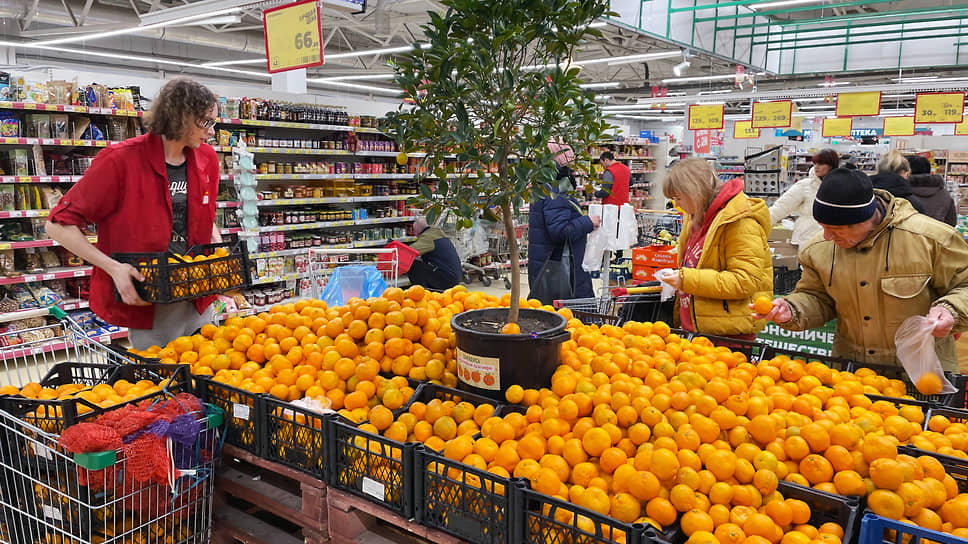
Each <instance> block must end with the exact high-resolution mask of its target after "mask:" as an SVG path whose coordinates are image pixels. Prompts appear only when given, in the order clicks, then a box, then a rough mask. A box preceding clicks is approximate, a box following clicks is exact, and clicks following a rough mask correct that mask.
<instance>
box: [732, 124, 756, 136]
mask: <svg viewBox="0 0 968 544" xmlns="http://www.w3.org/2000/svg"><path fill="white" fill-rule="evenodd" d="M759 137H760V129H758V128H753V121H736V122H735V123H733V138H734V139H737V140H751V139H754V138H759Z"/></svg>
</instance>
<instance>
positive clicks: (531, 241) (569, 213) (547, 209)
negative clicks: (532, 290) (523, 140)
mask: <svg viewBox="0 0 968 544" xmlns="http://www.w3.org/2000/svg"><path fill="white" fill-rule="evenodd" d="M573 183H574V182H573V180H572V178H571V169H569V168H568V167H567V166H561V167H558V187H556V188H553V189H552V194H551V196H550V197H548V198H542V199H540V200H538V201H537V202H533V203H532V204H531V208H530V210H529V212H528V284H529V285H531V286H533V285H534V284H535V280H537V278H538V275H539V273H540V271H541V268H542V267H543V266H544V264H545V262H546V261H547V260H548V259H549V257H550V258H551V259H552V260H556V261H558V260H561V258H562V254H563V252H564V249H565V245H566V244H565V243H566V242H568V244H569V249H570V251H571V263H570V264H571V267H570V268H571V272H572V274H573V277H574V281H575V298H589V297H594V296H595V291H594V289H592V277H591V275H590V274H589V273H588V272H585V270H584V269H583V268H582V267H581V263H582V260H584V258H585V237H586V236H587V235H588V233H590V232H591V231H593V230H595V229H597V228H598V226H599V225H600V224H601V218H600V217H598V216H587V215H584V214H582V211H581V207H580V206H579V205H578V201H577V200H575V199H574V198H571V197H569V196H568V195H567V194H564V193H566V192H567V191H569V190H571V189H572V187H573Z"/></svg>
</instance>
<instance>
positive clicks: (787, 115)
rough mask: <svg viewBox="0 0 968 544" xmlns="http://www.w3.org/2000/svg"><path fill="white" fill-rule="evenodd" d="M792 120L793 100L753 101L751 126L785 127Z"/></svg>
mask: <svg viewBox="0 0 968 544" xmlns="http://www.w3.org/2000/svg"><path fill="white" fill-rule="evenodd" d="M792 122H793V102H791V101H790V100H777V101H775V102H753V128H786V127H789V126H790V124H791V123H792Z"/></svg>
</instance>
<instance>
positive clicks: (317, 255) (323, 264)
mask: <svg viewBox="0 0 968 544" xmlns="http://www.w3.org/2000/svg"><path fill="white" fill-rule="evenodd" d="M342 266H375V267H376V268H377V270H379V271H380V275H382V276H383V281H385V282H386V284H387V286H389V287H399V286H400V285H401V280H400V256H399V254H398V250H397V249H392V248H369V249H315V248H314V249H310V250H309V279H308V281H309V282H311V283H310V285H308V286H306V287H309V288H308V289H300V292H303V293H312V296H313V297H315V298H320V297H321V296H322V293H323V291H324V290H325V289H326V284H327V283H329V280H330V278H331V277H332V275H333V272H334V271H335V270H336V269H337V268H339V267H342ZM301 287H302V286H301Z"/></svg>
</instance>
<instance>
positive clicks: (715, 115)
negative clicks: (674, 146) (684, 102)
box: [689, 104, 724, 130]
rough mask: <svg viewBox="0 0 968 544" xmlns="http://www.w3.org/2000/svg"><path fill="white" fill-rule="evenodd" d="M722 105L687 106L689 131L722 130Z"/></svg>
mask: <svg viewBox="0 0 968 544" xmlns="http://www.w3.org/2000/svg"><path fill="white" fill-rule="evenodd" d="M723 117H724V106H723V105H722V104H692V105H690V106H689V130H708V129H715V130H719V129H721V128H723Z"/></svg>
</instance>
